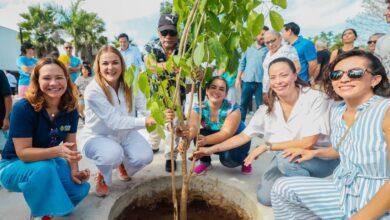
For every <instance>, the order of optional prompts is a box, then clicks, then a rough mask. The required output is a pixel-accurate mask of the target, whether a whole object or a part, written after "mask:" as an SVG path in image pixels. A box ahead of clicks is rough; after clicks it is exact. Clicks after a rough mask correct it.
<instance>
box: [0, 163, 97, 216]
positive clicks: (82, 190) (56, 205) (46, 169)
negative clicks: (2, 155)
mask: <svg viewBox="0 0 390 220" xmlns="http://www.w3.org/2000/svg"><path fill="white" fill-rule="evenodd" d="M1 163H3V164H6V166H5V167H4V168H3V169H2V170H1V175H0V184H1V185H2V186H3V187H4V188H6V189H8V190H9V191H12V192H22V193H23V196H24V199H25V200H26V202H27V204H28V206H29V207H30V209H31V214H32V215H33V216H45V215H51V216H64V215H68V214H70V213H71V212H72V211H73V209H74V208H75V206H76V205H77V204H78V203H79V202H81V200H83V199H84V198H85V197H86V196H87V195H88V192H89V188H90V185H89V183H82V184H76V183H74V182H73V180H72V178H71V175H70V166H69V163H68V162H67V161H66V160H64V159H62V158H54V159H50V160H41V161H36V162H23V161H21V160H19V159H16V160H13V161H11V162H10V160H2V161H0V167H1Z"/></svg>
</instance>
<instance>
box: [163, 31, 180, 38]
mask: <svg viewBox="0 0 390 220" xmlns="http://www.w3.org/2000/svg"><path fill="white" fill-rule="evenodd" d="M160 33H161V35H162V36H163V37H166V36H167V35H169V36H171V37H175V36H176V35H177V31H175V30H164V31H160Z"/></svg>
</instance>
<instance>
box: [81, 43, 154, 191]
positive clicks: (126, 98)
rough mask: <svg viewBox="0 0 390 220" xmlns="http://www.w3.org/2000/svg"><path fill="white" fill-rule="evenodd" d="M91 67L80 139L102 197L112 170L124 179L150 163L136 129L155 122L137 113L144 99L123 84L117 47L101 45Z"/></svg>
mask: <svg viewBox="0 0 390 220" xmlns="http://www.w3.org/2000/svg"><path fill="white" fill-rule="evenodd" d="M94 68H95V74H96V75H95V78H94V80H92V81H91V82H90V83H89V85H88V86H87V88H86V90H85V92H84V101H85V133H84V135H85V138H81V140H80V142H81V145H82V146H83V153H84V154H85V156H86V157H87V158H89V159H91V160H92V161H93V162H94V163H95V164H96V166H97V168H98V169H99V173H98V175H97V178H96V194H97V195H98V196H106V195H108V193H109V188H108V186H109V185H110V184H111V182H112V179H111V176H112V170H113V169H115V168H118V172H119V173H118V174H119V178H120V179H121V180H123V181H128V180H130V177H129V176H132V175H134V174H135V173H136V172H137V171H139V170H140V169H142V168H143V167H145V166H146V165H147V164H149V163H151V162H152V159H153V152H152V148H151V147H150V145H149V144H148V142H147V141H146V140H145V139H144V138H143V137H142V135H141V134H140V133H139V132H138V129H140V128H144V127H145V126H150V125H153V124H154V123H155V121H154V120H153V119H152V118H150V117H145V116H141V115H146V114H148V113H147V111H146V101H145V98H144V97H143V96H142V94H141V93H138V95H137V96H134V94H133V91H132V88H131V87H130V86H128V85H127V84H126V83H125V81H124V72H125V69H126V66H125V62H124V60H123V57H122V56H121V54H120V52H119V51H118V50H117V49H115V48H114V47H112V46H108V45H106V46H103V47H102V48H101V49H100V50H99V52H98V54H97V56H96V59H95V63H94ZM133 99H134V100H133ZM136 111H137V113H138V115H137V116H136V114H135V112H136Z"/></svg>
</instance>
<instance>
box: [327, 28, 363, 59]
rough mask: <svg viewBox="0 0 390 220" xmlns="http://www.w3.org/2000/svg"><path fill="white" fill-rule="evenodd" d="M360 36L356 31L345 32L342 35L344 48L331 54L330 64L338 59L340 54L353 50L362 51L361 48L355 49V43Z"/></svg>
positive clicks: (351, 29)
mask: <svg viewBox="0 0 390 220" xmlns="http://www.w3.org/2000/svg"><path fill="white" fill-rule="evenodd" d="M357 37H358V35H357V32H356V30H355V29H353V28H348V29H345V30H344V31H343V33H342V34H341V40H342V42H343V46H342V47H341V48H339V49H337V50H334V51H332V53H331V54H330V63H331V62H333V61H334V60H335V59H336V57H337V56H338V55H340V54H343V53H346V52H348V51H351V50H358V49H361V48H359V47H355V41H356V39H357Z"/></svg>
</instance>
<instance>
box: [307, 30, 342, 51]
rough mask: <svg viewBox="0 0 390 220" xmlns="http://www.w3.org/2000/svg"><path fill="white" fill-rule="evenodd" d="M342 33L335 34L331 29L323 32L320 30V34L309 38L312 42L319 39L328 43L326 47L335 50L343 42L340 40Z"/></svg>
mask: <svg viewBox="0 0 390 220" xmlns="http://www.w3.org/2000/svg"><path fill="white" fill-rule="evenodd" d="M341 35H342V33H338V34H335V33H334V32H333V31H328V32H324V31H322V32H321V33H320V34H318V35H317V36H315V37H314V38H310V40H312V41H313V42H314V43H315V42H316V41H317V40H321V41H323V42H326V43H327V44H328V48H329V50H330V51H333V50H337V49H339V48H341V47H342V46H343V42H342V40H341Z"/></svg>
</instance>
